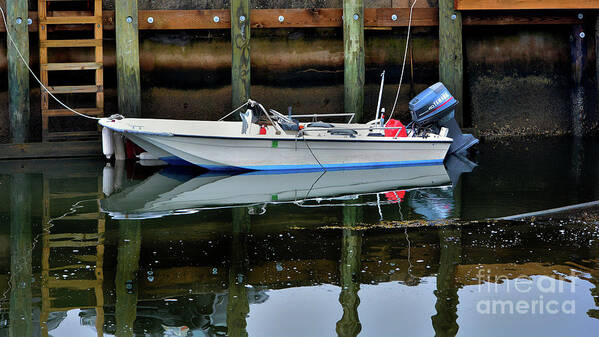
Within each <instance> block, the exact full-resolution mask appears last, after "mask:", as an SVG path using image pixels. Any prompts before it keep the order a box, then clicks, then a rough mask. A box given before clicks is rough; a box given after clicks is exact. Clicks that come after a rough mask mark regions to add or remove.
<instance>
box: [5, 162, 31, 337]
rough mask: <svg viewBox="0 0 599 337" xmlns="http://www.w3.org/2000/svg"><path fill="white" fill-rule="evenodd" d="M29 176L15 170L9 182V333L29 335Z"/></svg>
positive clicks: (11, 334) (12, 334)
mask: <svg viewBox="0 0 599 337" xmlns="http://www.w3.org/2000/svg"><path fill="white" fill-rule="evenodd" d="M30 179H31V177H30V176H29V175H27V174H23V173H18V174H14V175H13V176H12V179H11V181H10V182H11V197H10V210H11V212H10V243H11V246H10V248H11V249H10V256H11V262H10V266H11V268H10V275H11V276H10V284H11V289H10V309H9V320H10V322H11V324H10V325H9V335H10V336H31V335H32V331H33V327H32V325H33V320H32V305H31V304H32V295H31V279H32V277H33V272H32V270H31V244H32V242H31V239H32V235H31V232H32V228H31V227H32V221H31V220H32V219H31V183H30Z"/></svg>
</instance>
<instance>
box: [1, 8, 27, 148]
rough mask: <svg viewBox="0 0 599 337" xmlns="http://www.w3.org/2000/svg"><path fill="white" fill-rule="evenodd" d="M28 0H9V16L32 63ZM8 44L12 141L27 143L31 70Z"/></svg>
mask: <svg viewBox="0 0 599 337" xmlns="http://www.w3.org/2000/svg"><path fill="white" fill-rule="evenodd" d="M27 5H28V2H27V1H22V0H6V20H7V21H8V25H9V31H10V34H11V36H12V39H13V41H14V42H15V44H16V45H17V47H16V48H18V49H19V51H20V52H21V55H23V58H25V61H26V62H27V63H29V33H28V25H27V19H28V17H29V16H28V9H27ZM6 44H7V49H8V51H7V58H8V111H9V118H10V134H11V136H10V137H11V142H12V143H25V142H27V140H28V138H29V71H28V70H27V67H26V65H25V63H23V60H21V58H20V57H19V54H18V52H17V49H16V48H15V46H14V45H13V44H12V43H10V41H9V42H7V43H6Z"/></svg>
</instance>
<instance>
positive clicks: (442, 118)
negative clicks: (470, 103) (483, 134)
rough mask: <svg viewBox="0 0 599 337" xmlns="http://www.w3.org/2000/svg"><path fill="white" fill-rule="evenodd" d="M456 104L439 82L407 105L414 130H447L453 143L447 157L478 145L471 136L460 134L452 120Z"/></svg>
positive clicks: (455, 122) (456, 124)
mask: <svg viewBox="0 0 599 337" xmlns="http://www.w3.org/2000/svg"><path fill="white" fill-rule="evenodd" d="M458 103H459V102H458V100H456V99H455V98H454V97H453V95H451V93H450V92H449V90H448V89H447V88H446V87H445V85H443V83H441V82H438V83H436V84H434V85H432V86H430V87H429V88H427V89H426V90H424V91H422V92H421V93H420V94H418V95H417V96H416V97H414V98H413V99H412V100H411V101H410V103H409V108H410V114H411V115H412V123H413V124H414V126H415V127H416V128H431V129H433V130H435V131H438V130H439V129H441V128H442V127H445V128H447V129H449V132H448V134H447V137H449V138H452V139H453V143H452V144H451V147H450V148H449V151H448V155H450V154H453V153H460V152H465V151H466V150H467V149H468V148H470V147H472V146H474V145H475V144H477V143H478V139H476V138H475V137H474V136H472V135H471V134H466V135H464V134H462V129H460V126H459V125H458V122H457V121H456V120H455V119H454V116H455V107H456V105H458Z"/></svg>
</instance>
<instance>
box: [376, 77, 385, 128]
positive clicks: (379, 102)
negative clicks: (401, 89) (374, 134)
mask: <svg viewBox="0 0 599 337" xmlns="http://www.w3.org/2000/svg"><path fill="white" fill-rule="evenodd" d="M384 84H385V71H384V70H383V73H382V74H381V89H380V90H379V101H378V103H377V104H376V118H375V120H378V119H379V113H380V111H381V99H382V98H383V85H384Z"/></svg>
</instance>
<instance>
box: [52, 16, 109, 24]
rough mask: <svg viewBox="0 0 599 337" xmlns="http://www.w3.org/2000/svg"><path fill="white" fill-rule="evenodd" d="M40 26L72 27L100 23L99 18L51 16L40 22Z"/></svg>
mask: <svg viewBox="0 0 599 337" xmlns="http://www.w3.org/2000/svg"><path fill="white" fill-rule="evenodd" d="M40 23H41V24H48V25H72V24H99V23H102V17H100V16H52V17H47V18H46V19H45V20H40Z"/></svg>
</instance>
